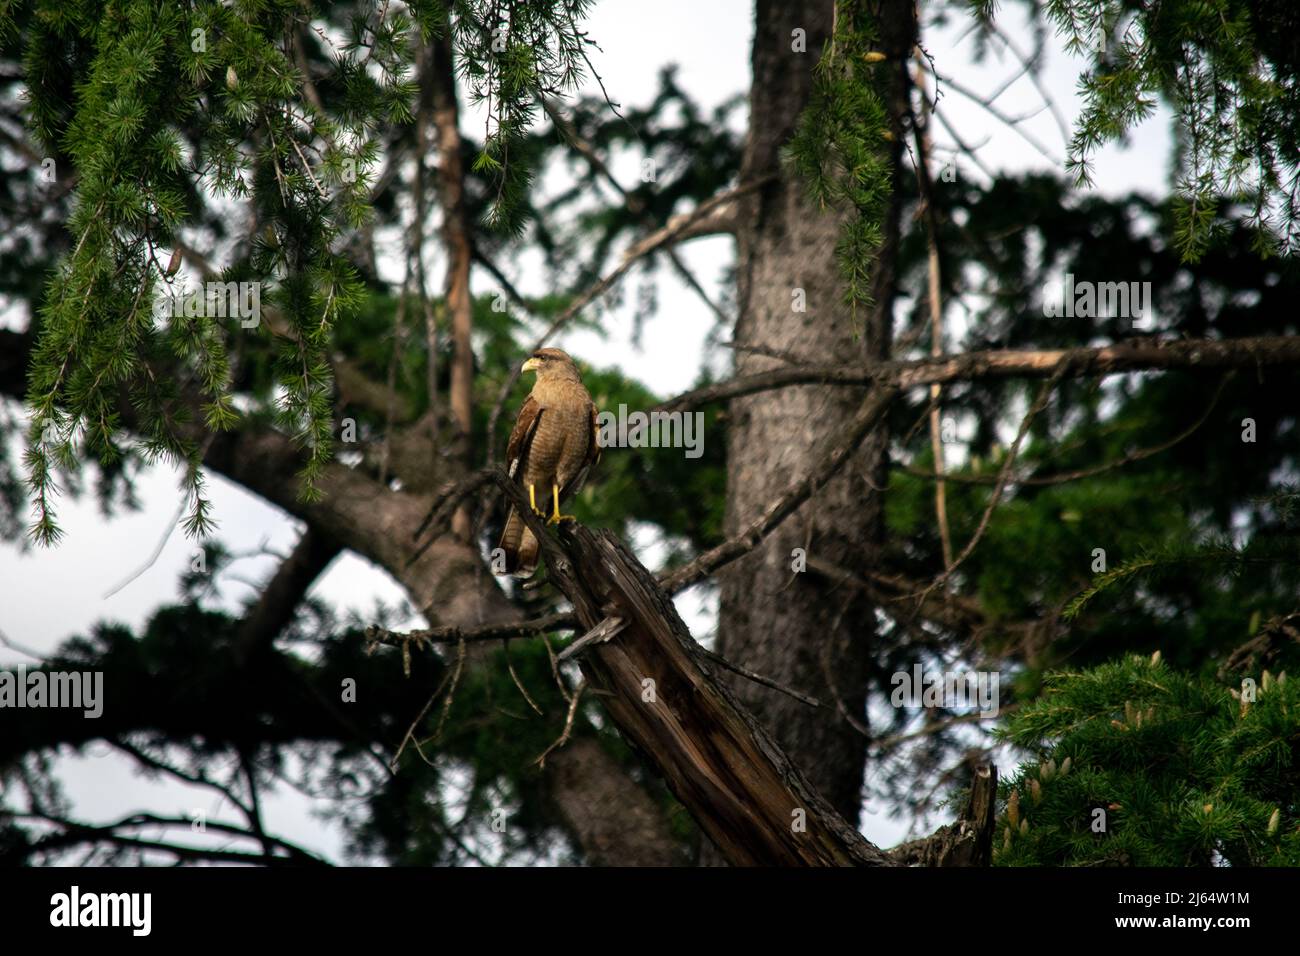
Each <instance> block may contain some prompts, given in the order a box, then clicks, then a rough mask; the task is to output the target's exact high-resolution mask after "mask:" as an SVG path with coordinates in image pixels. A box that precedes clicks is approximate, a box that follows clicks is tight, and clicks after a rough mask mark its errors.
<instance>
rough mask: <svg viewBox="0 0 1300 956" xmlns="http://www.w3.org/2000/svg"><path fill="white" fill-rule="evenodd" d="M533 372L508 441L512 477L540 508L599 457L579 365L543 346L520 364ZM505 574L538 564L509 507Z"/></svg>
mask: <svg viewBox="0 0 1300 956" xmlns="http://www.w3.org/2000/svg"><path fill="white" fill-rule="evenodd" d="M524 370H525V371H529V370H533V371H536V372H537V383H536V384H535V385H534V386H533V390H532V392H531V393H530V394H529V396H528V398H527V399H526V400H525V401H524V404H523V406H522V407H521V408H520V410H519V418H518V420H516V422H515V427H514V429H513V430H512V431H511V433H510V440H509V442H508V443H507V445H506V462H507V464H508V467H509V471H510V477H512V478H514V479H515V480H516V481H517V482H519V484H520V485H521V486H522V487H523V488H524V489H525V490H527V488H528V486H529V485H530V484H531V485H532V486H533V487H534V490H535V492H536V499H537V507H538V510H540V511H544V512H546V513H548V514H549V513H550V512H551V511H552V510H553V508H554V502H553V501H552V488H553V487H558V488H559V490H560V499H561V502H563V501H564V500H565V499H567V498H570V497H572V496H573V495H575V494H577V492H578V490H579V489H580V488H581V487H582V483H583V481H584V480H585V479H586V477H587V474H588V472H589V471H590V469H591V466H592V465H594V464H595V463H596V461H597V460H598V459H599V458H600V447H599V443H598V442H597V440H596V436H597V429H596V406H595V404H594V403H593V402H592V400H591V396H590V395H589V394H588V393H587V390H586V388H584V387H583V385H582V379H581V377H580V376H579V374H578V369H577V366H575V365H574V364H573V360H572V359H571V358H569V356H568V355H566V354H565V353H564V352H561V351H560V350H559V349H541V350H539V351H537V352H534V353H533V357H532V358H531V359H530V360H529V361H528V362H527V363H525V365H524ZM500 547H501V549H502V551H503V552H504V554H505V571H506V573H507V574H514V575H516V576H521V577H527V576H528V575H531V574H532V573H533V571H535V570H536V568H537V558H538V552H539V550H540V544H539V542H538V541H537V539H536V537H534V536H533V533H532V532H531V531H529V530H528V528H527V527H526V526H525V525H524V523H523V520H522V519H521V518H520V517H519V515H517V514H515V512H514V509H513V508H512V509H511V511H510V514H509V516H508V517H507V518H506V525H505V530H504V531H503V532H502V535H501V545H500Z"/></svg>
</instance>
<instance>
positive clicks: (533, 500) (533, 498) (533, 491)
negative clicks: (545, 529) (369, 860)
mask: <svg viewBox="0 0 1300 956" xmlns="http://www.w3.org/2000/svg"><path fill="white" fill-rule="evenodd" d="M528 503H529V504H530V505H532V508H533V513H534V514H539V515H545V514H546V512H545V511H542V510H540V509H539V508H538V507H537V486H536V485H529V486H528Z"/></svg>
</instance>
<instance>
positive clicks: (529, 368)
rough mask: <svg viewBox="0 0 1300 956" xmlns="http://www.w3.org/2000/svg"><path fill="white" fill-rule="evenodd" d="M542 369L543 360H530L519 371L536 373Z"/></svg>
mask: <svg viewBox="0 0 1300 956" xmlns="http://www.w3.org/2000/svg"><path fill="white" fill-rule="evenodd" d="M541 367H542V360H541V359H535V358H530V359H529V360H528V361H527V362H525V363H524V364H523V367H522V368H520V370H519V371H521V372H536V371H537V370H538V369H539V368H541Z"/></svg>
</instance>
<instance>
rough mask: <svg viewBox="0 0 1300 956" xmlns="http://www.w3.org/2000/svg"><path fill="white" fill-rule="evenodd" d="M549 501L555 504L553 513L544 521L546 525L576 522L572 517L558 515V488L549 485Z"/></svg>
mask: <svg viewBox="0 0 1300 956" xmlns="http://www.w3.org/2000/svg"><path fill="white" fill-rule="evenodd" d="M551 500H552V501H554V502H555V513H554V514H552V515H551V516H550V518H548V519H547V520H546V523H547V524H559V523H560V522H561V521H577V520H578V519H577V518H575V517H574V516H573V515H562V514H560V486H559V485H551Z"/></svg>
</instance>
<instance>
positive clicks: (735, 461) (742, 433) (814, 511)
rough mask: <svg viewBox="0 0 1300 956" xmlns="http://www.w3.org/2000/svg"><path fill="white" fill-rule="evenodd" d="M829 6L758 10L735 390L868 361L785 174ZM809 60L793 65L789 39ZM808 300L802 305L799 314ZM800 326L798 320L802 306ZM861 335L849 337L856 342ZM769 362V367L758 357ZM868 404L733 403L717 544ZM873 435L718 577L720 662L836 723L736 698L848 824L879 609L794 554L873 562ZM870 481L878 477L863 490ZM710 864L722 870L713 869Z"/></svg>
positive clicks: (773, 397) (876, 453) (826, 247)
mask: <svg viewBox="0 0 1300 956" xmlns="http://www.w3.org/2000/svg"><path fill="white" fill-rule="evenodd" d="M831 19H832V3H831V2H830V0H801V2H797V3H788V2H777V0H758V4H757V15H756V26H755V34H754V49H753V55H752V62H753V72H754V81H753V87H752V89H751V92H750V131H749V139H748V141H747V143H746V146H745V155H744V164H743V172H742V174H741V179H742V181H748V180H750V179H756V178H759V177H762V176H764V175H768V174H772V173H776V174H779V175H778V178H777V179H776V180H775V181H774V182H773V183H772V184H771V185H769V186H768V187H767V188H765V189H763V190H761V191H760V192H759V193H758V194H756V195H755V196H753V197H750V198H748V199H747V200H746V201H745V202H744V204H743V206H742V212H741V218H740V223H739V229H738V237H737V239H738V266H739V268H738V276H739V302H740V314H739V317H738V320H737V323H736V331H735V336H734V338H735V341H736V343H737V345H738V348H737V350H736V366H737V374H738V375H749V374H754V373H757V372H760V371H764V370H766V369H769V368H774V367H778V366H779V365H781V364H782V363H781V362H780V361H779V360H776V359H773V358H770V357H768V356H769V355H771V354H780V355H787V356H789V357H790V358H791V359H792V360H794V361H800V362H808V363H821V362H826V361H843V360H844V359H845V358H846V357H848V356H853V355H858V356H862V357H864V358H867V357H873V356H874V355H875V354H876V353H877V352H878V351H879V350H880V349H881V348H882V346H883V343H881V342H879V341H873V339H875V338H878V330H871V331H872V332H874V333H876V334H868V335H863V334H861V333H862V330H861V329H859V330H855V329H854V327H853V324H852V322H851V320H850V318H849V315H848V312H847V309H846V308H844V307H843V305H842V303H841V295H842V284H841V282H840V279H839V276H838V274H837V271H836V263H835V243H836V239H837V228H838V225H839V220H838V218H837V216H836V215H834V214H830V213H826V212H822V211H819V210H816V209H814V208H813V207H812V206H810V205H809V204H808V203H807V201H806V200H805V196H804V188H803V184H802V183H800V182H799V181H798V180H797V178H795V177H794V176H793V175H792V174H791V173H790V172H788V171H787V170H786V169H784V167H783V165H782V164H781V162H780V158H779V150H780V148H781V147H782V146H783V145H784V144H785V143H786V141H787V140H788V139H789V138H790V135H791V133H792V131H793V129H794V125H795V123H796V121H797V120H798V117H799V115H800V113H801V112H802V110H803V108H804V105H805V104H806V102H807V99H808V94H809V90H810V87H811V80H812V69H813V67H814V65H815V64H816V63H817V58H818V56H819V54H820V50H821V48H822V45H823V44H824V43H825V41H826V39H827V37H828V36H829V33H830V28H831ZM796 29H802V30H804V31H806V37H807V47H806V50H807V52H803V53H799V52H793V51H792V49H791V43H792V31H794V30H796ZM800 299H802V300H803V302H802V303H801V302H800V301H799V300H800ZM801 304H803V305H805V306H806V311H796V309H797V308H798V307H799V306H800V305H801ZM855 332H857V333H858V334H856V335H855ZM764 352H765V353H767V354H766V355H764V354H760V353H764ZM861 402H862V394H861V393H860V392H858V391H857V390H855V389H845V388H841V389H832V388H825V387H820V386H799V387H795V388H787V389H780V390H776V391H771V392H767V393H762V394H757V395H753V396H748V397H744V398H739V399H736V400H734V401H732V403H731V406H730V420H729V425H728V434H727V442H728V444H727V469H728V475H727V513H726V533H727V534H728V535H731V534H735V533H736V532H737V531H739V530H740V529H741V528H743V527H744V526H746V525H747V524H748V523H749V522H751V521H752V520H754V518H755V517H757V516H758V515H759V514H761V513H762V512H763V511H764V510H765V509H766V508H768V507H769V506H770V505H771V503H772V502H773V501H775V500H776V499H777V498H779V497H780V495H781V493H782V492H783V491H784V490H785V489H786V487H788V486H789V484H790V483H791V482H792V481H794V480H796V479H798V478H799V477H801V476H802V475H804V474H805V473H807V472H808V471H809V470H810V469H811V468H812V467H813V466H814V464H815V462H814V461H813V460H812V456H815V455H816V454H817V453H818V450H819V449H821V448H822V447H824V445H825V442H826V441H827V440H829V438H830V436H831V435H832V434H833V433H834V432H835V430H836V429H837V428H838V427H840V425H841V424H842V422H843V421H844V420H845V419H847V418H850V417H852V415H853V414H854V412H855V410H856V409H857V408H858V406H859V405H860V404H861ZM883 460H884V441H883V433H882V432H877V433H876V434H875V435H874V436H873V437H870V438H868V440H867V441H866V442H865V443H864V447H863V448H862V449H861V450H860V451H859V452H858V453H857V455H856V456H855V457H854V458H853V459H852V460H851V461H850V462H849V464H848V466H847V467H845V468H844V469H843V470H842V471H841V472H840V474H839V476H838V477H837V478H835V479H834V480H833V481H832V482H830V483H829V484H828V485H827V487H825V488H824V489H822V490H821V491H819V492H818V494H817V495H816V496H815V497H814V498H813V499H812V500H811V501H809V502H807V503H806V504H804V505H803V507H801V508H800V509H799V511H798V512H796V513H795V514H794V515H793V516H792V517H791V518H789V519H787V521H786V522H785V523H784V524H783V525H782V526H781V527H780V528H778V529H777V530H776V531H775V532H774V533H773V534H772V535H771V536H770V537H769V538H768V539H767V540H766V541H764V542H763V544H762V545H761V546H760V547H758V548H757V549H755V551H754V552H753V553H751V554H750V555H749V556H747V557H746V558H744V559H742V560H741V561H738V562H736V563H735V564H734V565H732V566H731V567H729V568H727V569H725V570H724V571H723V572H722V573H721V574H720V578H721V607H720V620H719V649H720V651H721V653H722V654H723V655H724V656H726V657H727V658H728V659H730V660H732V661H735V662H736V663H737V664H740V665H743V666H745V667H750V668H753V669H754V670H756V671H758V672H759V673H762V674H765V675H767V676H769V677H771V678H773V679H775V680H777V681H780V682H781V683H783V684H786V685H789V686H792V687H794V688H796V689H798V690H802V691H804V692H806V693H810V694H813V695H815V696H818V697H822V698H823V699H826V700H838V701H839V702H840V704H841V705H842V707H843V708H844V712H845V714H844V715H842V714H840V713H835V712H831V711H827V710H819V709H814V708H811V707H808V706H807V705H805V704H802V703H800V702H798V701H796V700H793V699H791V698H789V697H786V696H783V695H781V694H778V693H776V692H775V691H772V690H768V689H767V688H764V687H761V686H758V685H754V684H751V683H735V689H736V692H737V694H738V695H739V697H740V698H741V700H742V702H743V703H745V705H746V706H748V707H749V708H750V709H752V710H753V711H754V712H755V713H757V714H758V715H759V717H760V719H761V720H762V722H763V723H764V725H765V726H766V727H767V728H768V729H769V730H770V731H771V732H772V733H773V734H775V736H776V738H777V741H778V742H779V743H780V744H781V746H782V747H783V748H784V750H785V751H786V753H788V754H789V755H790V757H791V759H792V760H793V761H794V762H795V764H797V765H798V766H799V767H800V768H801V769H802V770H803V771H804V773H805V774H806V775H807V776H808V777H809V779H810V781H811V782H812V784H813V785H814V786H815V787H816V788H817V789H818V790H820V791H821V793H822V794H824V795H825V796H826V798H827V799H828V800H829V801H830V802H831V804H832V805H833V806H834V807H835V808H836V809H837V810H838V811H839V812H840V813H841V814H843V815H844V816H845V818H846V819H848V820H849V821H850V822H851V823H854V824H856V822H857V820H858V816H859V812H860V805H861V789H862V776H863V769H864V760H865V754H866V743H867V741H866V740H865V739H864V737H863V735H862V733H860V732H859V731H858V730H855V729H854V727H853V726H851V725H850V722H849V720H847V719H845V715H847V716H849V717H852V718H853V720H855V721H857V722H858V723H859V724H863V723H864V722H865V718H864V707H865V690H866V678H867V670H868V666H869V654H868V651H869V648H870V642H871V640H872V637H873V635H874V609H873V607H872V605H871V603H870V602H869V601H868V600H866V598H865V597H863V596H862V595H861V594H860V593H857V594H855V593H849V592H847V591H845V590H843V589H838V590H836V589H834V588H833V586H832V585H831V584H829V583H827V582H826V581H825V580H824V579H822V578H820V577H819V576H816V575H809V574H799V573H796V572H794V571H793V570H792V561H793V553H794V550H795V549H796V548H803V549H806V553H807V554H808V555H810V556H817V557H820V558H822V559H824V560H827V561H831V562H834V563H835V564H837V565H839V566H842V567H846V568H857V567H861V566H862V564H863V562H865V561H870V560H871V558H872V553H873V551H874V549H875V546H876V544H877V543H878V542H879V540H880V529H881V520H880V517H881V502H880V498H879V496H878V495H877V494H875V493H874V492H873V491H872V488H871V485H872V483H873V482H877V481H878V479H879V477H880V476H881V475H882V465H883ZM873 476H874V477H873ZM710 862H716V861H714V860H711V861H710Z"/></svg>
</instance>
